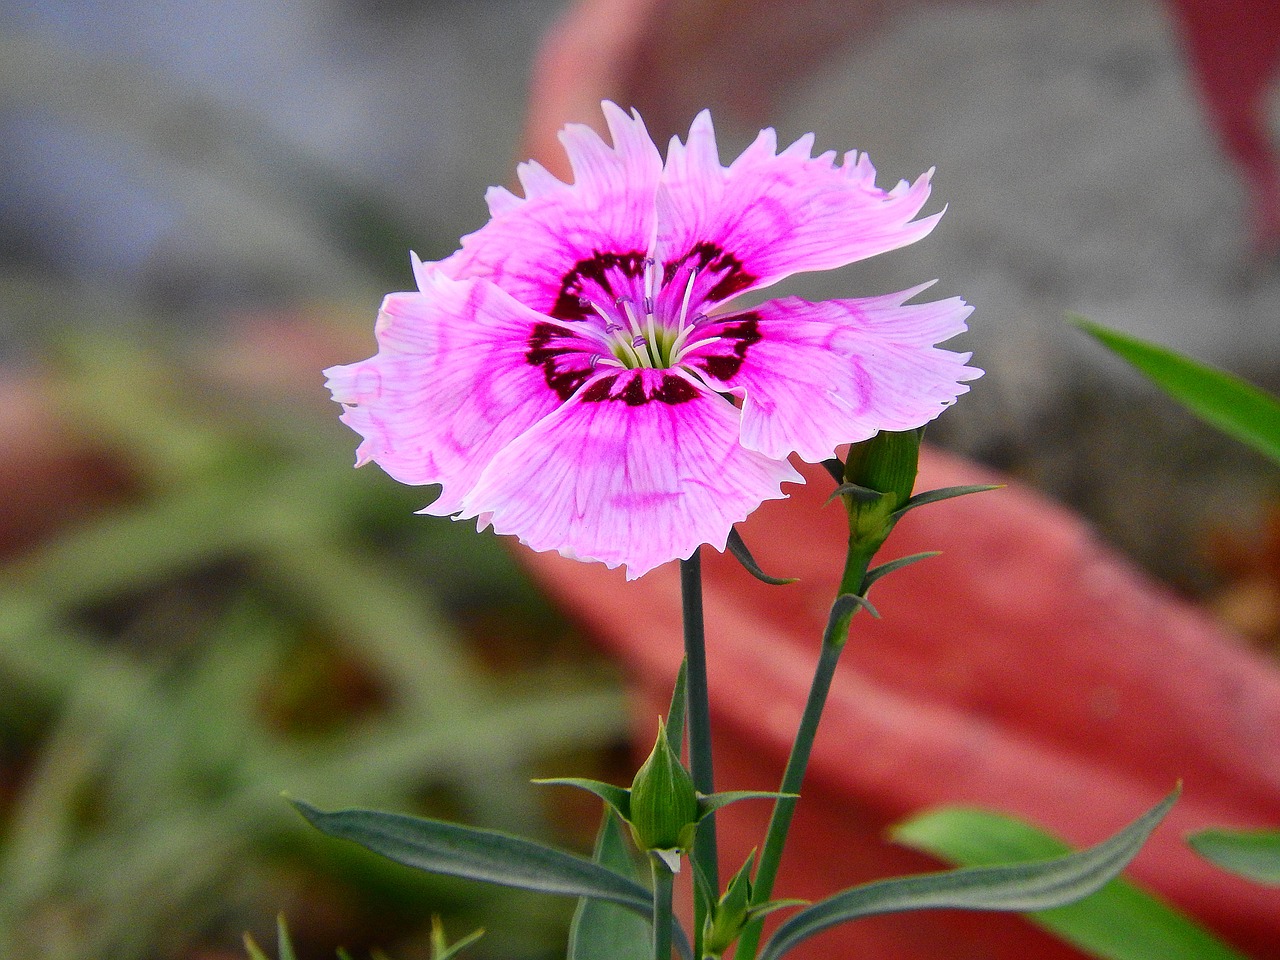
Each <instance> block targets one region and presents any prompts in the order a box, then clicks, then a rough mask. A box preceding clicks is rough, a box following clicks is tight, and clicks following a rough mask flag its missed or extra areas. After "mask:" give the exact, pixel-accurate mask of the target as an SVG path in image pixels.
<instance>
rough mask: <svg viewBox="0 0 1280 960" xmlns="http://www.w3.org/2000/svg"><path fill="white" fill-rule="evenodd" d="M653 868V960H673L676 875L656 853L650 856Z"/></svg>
mask: <svg viewBox="0 0 1280 960" xmlns="http://www.w3.org/2000/svg"><path fill="white" fill-rule="evenodd" d="M649 865H650V866H651V867H652V868H653V960H671V928H672V924H673V920H672V910H671V901H672V892H673V890H674V888H675V880H676V877H675V874H674V873H672V872H671V868H670V867H668V866H667V864H666V861H665V860H663V859H662V858H661V857H660V856H658V855H657V854H656V853H651V854H649Z"/></svg>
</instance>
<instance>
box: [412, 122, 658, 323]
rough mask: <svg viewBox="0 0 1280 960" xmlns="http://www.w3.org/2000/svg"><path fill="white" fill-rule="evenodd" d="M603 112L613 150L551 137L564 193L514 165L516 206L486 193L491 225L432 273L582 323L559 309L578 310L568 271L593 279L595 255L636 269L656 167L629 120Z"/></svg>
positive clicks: (650, 225)
mask: <svg viewBox="0 0 1280 960" xmlns="http://www.w3.org/2000/svg"><path fill="white" fill-rule="evenodd" d="M603 107H604V112H605V118H606V120H607V121H608V124H609V131H610V134H611V136H612V138H613V146H612V147H610V146H609V145H607V144H606V143H605V142H604V141H603V140H601V139H600V137H599V135H597V134H596V133H595V131H593V130H592V129H591V128H589V127H586V126H582V125H580V124H570V125H569V126H567V127H566V128H565V129H564V131H563V132H562V133H561V135H560V139H561V142H562V143H563V144H564V147H565V150H566V151H567V152H568V154H569V160H570V163H571V164H572V166H573V174H574V182H573V184H572V185H569V184H566V183H563V182H562V181H560V180H559V179H557V178H556V177H554V176H553V175H552V174H550V173H549V172H548V171H547V170H546V169H545V168H543V167H542V166H541V165H540V164H538V163H536V162H534V161H532V160H531V161H529V162H527V163H522V164H521V165H520V167H519V169H518V175H519V177H520V182H521V184H522V186H523V187H524V191H525V196H524V198H523V199H521V198H519V197H516V196H515V195H514V194H512V193H510V192H509V191H507V190H504V189H501V188H493V189H492V190H490V191H489V194H488V197H487V199H488V203H489V209H490V212H491V214H492V217H493V218H492V219H491V220H490V221H489V222H488V223H487V224H485V225H484V226H483V227H481V228H480V229H479V230H477V231H476V232H475V233H472V234H470V235H469V236H466V237H463V239H462V249H461V250H459V251H458V252H457V253H455V254H453V255H452V256H451V257H449V258H447V259H445V260H443V261H441V262H440V263H438V264H434V265H432V266H434V267H435V268H436V269H439V270H442V271H444V272H445V273H447V274H448V275H449V276H451V277H456V278H459V279H461V278H465V277H483V278H484V279H486V280H490V281H492V282H493V283H496V284H497V285H498V286H500V287H501V288H502V289H504V290H506V291H507V292H508V293H509V294H511V295H512V296H514V297H515V298H516V299H517V300H519V301H520V302H521V303H523V304H524V305H525V306H527V307H530V308H532V309H534V310H537V311H539V312H540V313H545V314H548V315H552V316H562V317H564V318H565V319H579V318H580V316H581V314H577V313H573V315H571V316H565V311H564V310H563V309H559V308H558V305H560V307H563V305H564V304H566V303H568V304H570V305H571V306H572V307H573V308H576V306H577V301H578V296H579V294H580V293H581V292H582V291H581V290H580V289H579V287H580V286H581V284H580V280H581V277H580V276H579V274H578V273H577V272H576V271H577V268H579V267H580V266H582V265H584V264H585V265H586V266H585V267H584V268H583V269H584V270H585V271H586V272H587V273H588V274H593V273H595V272H598V271H599V270H600V269H602V265H601V264H599V263H597V262H596V258H598V257H599V256H601V255H609V256H614V257H627V256H633V258H634V261H635V263H636V264H637V265H638V264H639V261H640V260H641V259H642V258H643V257H645V256H646V255H647V254H648V253H649V251H650V249H651V248H652V245H653V238H654V231H655V214H654V196H655V194H656V192H657V184H658V176H659V174H660V173H661V170H662V158H661V156H660V155H659V154H658V150H657V147H655V146H654V144H653V140H651V139H650V137H649V134H648V131H646V130H645V126H644V121H642V120H641V119H640V115H639V114H638V113H635V112H632V114H630V115H627V114H626V113H624V112H623V111H622V110H621V109H620V108H619V107H617V106H615V105H614V104H612V103H608V102H606V103H604V104H603ZM606 266H607V265H606ZM636 270H637V274H638V266H637V268H636ZM588 292H590V291H588ZM617 292H620V291H615V293H617ZM570 312H572V311H570Z"/></svg>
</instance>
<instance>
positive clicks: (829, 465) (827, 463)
mask: <svg viewBox="0 0 1280 960" xmlns="http://www.w3.org/2000/svg"><path fill="white" fill-rule="evenodd" d="M822 468H823V469H824V470H826V471H827V473H829V474H831V479H832V480H834V481H835V482H836V483H843V482H844V461H843V460H841V459H840V458H839V457H830V458H829V459H826V460H823V461H822Z"/></svg>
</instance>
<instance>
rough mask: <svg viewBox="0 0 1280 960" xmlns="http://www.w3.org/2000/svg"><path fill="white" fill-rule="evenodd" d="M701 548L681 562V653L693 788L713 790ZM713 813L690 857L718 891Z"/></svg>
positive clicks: (698, 923) (697, 931)
mask: <svg viewBox="0 0 1280 960" xmlns="http://www.w3.org/2000/svg"><path fill="white" fill-rule="evenodd" d="M701 551H702V548H701V547H699V548H698V549H697V550H695V551H694V552H693V554H692V556H690V557H689V559H688V560H681V561H680V597H681V612H682V614H683V620H684V652H685V662H686V664H687V665H688V666H687V681H686V682H687V685H688V693H687V698H688V700H687V702H688V710H687V719H686V726H687V729H688V731H689V772H690V774H691V775H692V776H693V786H694V789H695V790H697V791H698V792H699V793H702V794H706V795H708V796H709V795H710V794H713V793H715V789H716V788H715V773H714V768H713V764H712V762H711V707H710V702H709V695H708V692H707V650H706V632H705V630H704V627H703V619H702V552H701ZM716 846H717V844H716V824H715V814H710V815H708V816H706V817H704V818H703V820H702V822H701V823H699V824H698V829H697V834H696V835H695V837H694V841H693V852H692V857H693V859H694V860H695V861H696V862H697V865H698V868H699V869H700V870H701V871H702V875H703V876H704V877H706V878H707V881H708V883H709V884H710V886H711V889H712V890H713V891H716V892H717V893H718V892H719V890H720V870H719V858H718V855H717V851H716ZM702 914H703V910H702V907H701V904H700V903H699V902H697V898H695V909H694V923H695V926H694V938H695V940H697V942H698V943H699V944H701V940H702V937H701V933H702V921H703V916H702Z"/></svg>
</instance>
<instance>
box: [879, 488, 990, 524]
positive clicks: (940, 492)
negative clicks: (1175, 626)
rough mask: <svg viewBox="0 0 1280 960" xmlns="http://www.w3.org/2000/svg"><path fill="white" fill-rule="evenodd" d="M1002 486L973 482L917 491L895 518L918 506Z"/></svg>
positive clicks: (895, 514) (898, 510) (895, 513)
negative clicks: (921, 491)
mask: <svg viewBox="0 0 1280 960" xmlns="http://www.w3.org/2000/svg"><path fill="white" fill-rule="evenodd" d="M1001 486H1003V484H999V483H973V484H967V485H965V486H961V487H940V488H939V489H937V490H926V491H924V493H917V494H916V495H915V496H914V497H912V498H911V499H910V500H908V501H907V502H906V503H904V504H903V505H902V506H901V507H899V508H898V509H897V510H895V511H894V512H893V519H894V520H897V519H899V518H900V517H901V516H902V515H903V514H904V513H906V512H908V511H909V510H914V509H915V508H916V507H923V506H927V505H928V504H930V503H940V502H942V501H943V500H954V499H955V498H956V497H967V496H968V495H969V494H971V493H986V492H987V491H988V490H999V489H1000V488H1001Z"/></svg>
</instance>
